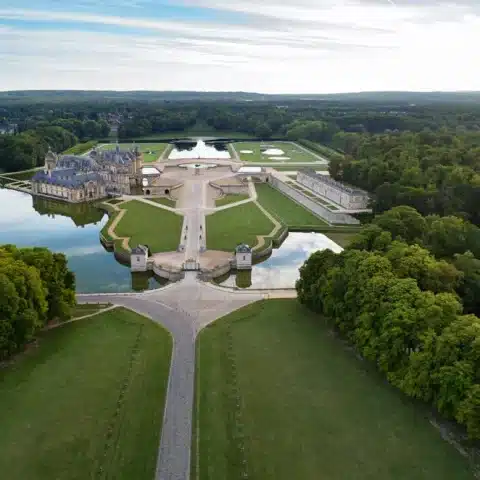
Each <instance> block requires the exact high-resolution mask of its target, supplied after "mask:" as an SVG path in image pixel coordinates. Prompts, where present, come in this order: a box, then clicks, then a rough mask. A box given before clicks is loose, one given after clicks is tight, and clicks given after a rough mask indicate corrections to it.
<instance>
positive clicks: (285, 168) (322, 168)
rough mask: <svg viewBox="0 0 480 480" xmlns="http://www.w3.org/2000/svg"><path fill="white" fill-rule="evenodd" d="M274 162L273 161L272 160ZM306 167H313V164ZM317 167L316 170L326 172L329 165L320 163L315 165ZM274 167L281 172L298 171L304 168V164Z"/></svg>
mask: <svg viewBox="0 0 480 480" xmlns="http://www.w3.org/2000/svg"><path fill="white" fill-rule="evenodd" d="M272 163H273V162H272ZM305 167H308V168H312V165H311V164H310V165H305ZM313 167H314V168H315V171H317V172H324V171H326V170H328V165H326V164H325V165H324V164H322V163H318V164H316V165H313ZM272 168H274V169H275V170H278V171H279V172H297V171H298V169H300V168H303V167H302V165H298V164H296V165H272ZM293 176H294V177H295V178H296V177H297V174H296V173H295V174H294V175H293Z"/></svg>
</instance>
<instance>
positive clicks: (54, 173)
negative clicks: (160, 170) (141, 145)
mask: <svg viewBox="0 0 480 480" xmlns="http://www.w3.org/2000/svg"><path fill="white" fill-rule="evenodd" d="M141 164H142V157H141V154H140V153H139V152H138V150H137V149H132V150H128V151H122V150H120V148H119V146H118V145H117V146H116V148H115V150H110V151H108V150H107V151H98V150H96V149H93V150H92V151H91V152H90V153H89V155H84V156H78V155H62V156H58V155H56V154H55V153H54V152H52V151H51V150H49V151H48V153H47V155H46V157H45V168H44V169H43V170H42V171H39V172H37V173H36V174H35V175H34V176H33V177H32V193H33V194H34V195H35V194H37V195H44V196H48V197H51V198H56V199H59V200H63V201H66V202H73V203H77V202H87V201H93V200H99V199H101V198H105V197H106V196H108V195H110V194H129V193H130V191H131V187H133V186H139V185H141Z"/></svg>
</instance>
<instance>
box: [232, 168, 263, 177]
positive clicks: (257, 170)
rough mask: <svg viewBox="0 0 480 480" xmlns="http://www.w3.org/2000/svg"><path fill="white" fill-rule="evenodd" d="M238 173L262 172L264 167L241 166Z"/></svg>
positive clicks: (252, 173)
mask: <svg viewBox="0 0 480 480" xmlns="http://www.w3.org/2000/svg"><path fill="white" fill-rule="evenodd" d="M237 173H247V174H250V175H254V174H255V173H262V167H240V168H239V169H238V172H237Z"/></svg>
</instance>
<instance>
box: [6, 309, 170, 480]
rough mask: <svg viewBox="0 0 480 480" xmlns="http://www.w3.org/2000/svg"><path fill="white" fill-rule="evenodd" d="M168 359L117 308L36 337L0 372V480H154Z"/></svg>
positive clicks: (162, 345)
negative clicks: (110, 479)
mask: <svg viewBox="0 0 480 480" xmlns="http://www.w3.org/2000/svg"><path fill="white" fill-rule="evenodd" d="M85 311H87V308H86V307H85ZM171 350H172V340H171V336H170V334H169V333H168V332H167V331H166V330H164V329H163V328H161V327H160V326H158V325H156V324H155V323H153V322H152V321H151V320H149V319H146V318H144V317H141V316H140V315H137V314H136V313H133V312H131V311H128V310H125V309H118V308H117V309H114V310H110V311H108V312H103V313H100V314H98V315H96V316H94V317H91V319H84V320H81V321H78V322H73V323H70V324H67V325H63V326H60V327H58V328H55V329H53V330H49V331H47V332H44V333H43V334H40V335H39V336H38V338H37V341H36V343H35V344H32V345H31V346H30V347H29V348H27V350H26V351H25V352H24V353H23V354H20V355H19V356H17V357H16V358H15V359H14V361H13V362H12V363H11V364H7V365H4V368H2V370H1V373H0V379H1V381H0V425H1V432H2V434H1V435H0V470H1V471H2V472H4V475H5V478H8V479H9V480H25V479H35V480H42V479H45V480H47V479H48V480H50V479H52V478H55V479H58V480H62V479H64V480H72V479H78V480H83V479H85V478H115V479H125V480H129V479H133V478H135V479H150V478H153V476H154V472H155V466H156V462H157V454H158V445H159V442H160V431H161V426H162V421H163V405H164V402H165V392H166V386H167V379H168V373H169V367H170V357H171Z"/></svg>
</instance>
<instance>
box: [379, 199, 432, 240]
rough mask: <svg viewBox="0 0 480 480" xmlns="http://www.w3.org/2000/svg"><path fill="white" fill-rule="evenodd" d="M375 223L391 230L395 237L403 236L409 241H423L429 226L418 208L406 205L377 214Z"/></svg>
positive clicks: (383, 228)
mask: <svg viewBox="0 0 480 480" xmlns="http://www.w3.org/2000/svg"><path fill="white" fill-rule="evenodd" d="M373 223H374V224H375V225H378V226H379V227H380V228H381V229H382V230H387V231H388V232H390V233H391V234H392V238H393V239H396V238H398V237H401V238H402V239H404V240H405V241H406V242H408V243H413V242H419V241H421V239H422V238H423V236H424V233H425V229H426V226H427V222H426V220H425V218H424V217H423V216H422V215H421V214H420V213H418V212H417V210H415V209H414V208H412V207H408V206H405V205H402V206H398V207H394V208H392V209H391V210H389V211H387V212H384V213H382V214H381V215H377V216H376V217H375V218H374V220H373Z"/></svg>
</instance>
